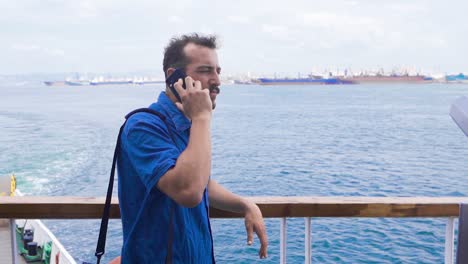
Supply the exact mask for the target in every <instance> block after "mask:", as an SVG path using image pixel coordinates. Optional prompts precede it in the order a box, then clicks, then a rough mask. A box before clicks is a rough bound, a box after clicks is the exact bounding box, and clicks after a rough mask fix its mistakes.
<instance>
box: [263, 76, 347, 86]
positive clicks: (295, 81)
mask: <svg viewBox="0 0 468 264" xmlns="http://www.w3.org/2000/svg"><path fill="white" fill-rule="evenodd" d="M258 83H259V84H261V85H336V84H355V83H356V82H355V81H353V80H349V79H340V78H327V79H324V78H311V77H308V78H258Z"/></svg>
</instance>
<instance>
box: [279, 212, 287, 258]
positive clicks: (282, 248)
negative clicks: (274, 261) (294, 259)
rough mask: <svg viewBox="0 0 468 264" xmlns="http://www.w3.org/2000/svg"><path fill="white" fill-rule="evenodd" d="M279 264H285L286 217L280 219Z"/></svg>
mask: <svg viewBox="0 0 468 264" xmlns="http://www.w3.org/2000/svg"><path fill="white" fill-rule="evenodd" d="M280 228H281V230H280V263H281V264H286V217H283V218H281V227H280Z"/></svg>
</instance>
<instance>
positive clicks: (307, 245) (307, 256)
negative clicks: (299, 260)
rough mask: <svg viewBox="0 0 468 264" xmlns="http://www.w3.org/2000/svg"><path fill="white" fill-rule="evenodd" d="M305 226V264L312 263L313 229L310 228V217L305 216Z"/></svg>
mask: <svg viewBox="0 0 468 264" xmlns="http://www.w3.org/2000/svg"><path fill="white" fill-rule="evenodd" d="M304 222H305V228H304V233H305V237H304V253H305V254H304V255H305V261H304V263H305V264H311V261H312V260H311V239H310V237H311V230H310V217H306V218H304Z"/></svg>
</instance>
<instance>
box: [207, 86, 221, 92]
mask: <svg viewBox="0 0 468 264" xmlns="http://www.w3.org/2000/svg"><path fill="white" fill-rule="evenodd" d="M208 89H210V93H216V94H219V93H220V92H221V89H219V86H215V85H214V86H210V88H208Z"/></svg>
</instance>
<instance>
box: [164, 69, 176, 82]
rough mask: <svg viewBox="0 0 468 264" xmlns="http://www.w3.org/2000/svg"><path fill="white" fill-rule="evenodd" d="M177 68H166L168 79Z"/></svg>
mask: <svg viewBox="0 0 468 264" xmlns="http://www.w3.org/2000/svg"><path fill="white" fill-rule="evenodd" d="M175 70H176V69H175V68H168V69H167V70H166V79H167V77H169V76H171V74H172V73H173V72H174V71H175Z"/></svg>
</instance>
